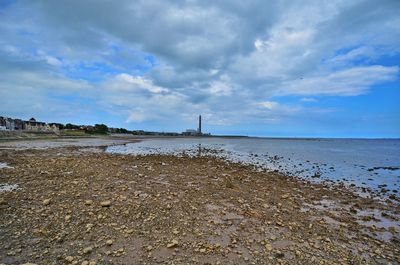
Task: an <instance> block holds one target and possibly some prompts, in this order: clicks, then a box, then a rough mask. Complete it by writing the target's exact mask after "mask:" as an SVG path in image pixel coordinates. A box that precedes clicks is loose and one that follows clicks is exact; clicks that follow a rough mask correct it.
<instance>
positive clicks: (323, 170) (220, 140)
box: [106, 137, 400, 197]
mask: <svg viewBox="0 0 400 265" xmlns="http://www.w3.org/2000/svg"><path fill="white" fill-rule="evenodd" d="M106 152H109V153H116V154H132V155H151V154H171V155H177V156H214V157H219V158H223V159H225V160H228V161H231V162H239V163H243V164H248V165H254V166H255V167H256V168H258V169H259V170H267V171H275V172H279V173H282V174H285V175H288V176H292V177H296V178H301V179H305V180H310V181H313V182H328V183H329V182H330V183H332V184H344V185H346V186H348V187H351V188H355V189H357V190H358V191H360V192H361V193H368V194H374V195H377V196H384V197H385V196H390V195H393V194H394V195H397V196H400V191H399V189H400V186H399V185H400V139H298V138H256V137H243V138H240V137H237V138H236V137H232V138H229V137H186V138H165V139H145V140H143V141H140V142H137V143H128V144H123V145H115V146H110V147H108V148H107V149H106Z"/></svg>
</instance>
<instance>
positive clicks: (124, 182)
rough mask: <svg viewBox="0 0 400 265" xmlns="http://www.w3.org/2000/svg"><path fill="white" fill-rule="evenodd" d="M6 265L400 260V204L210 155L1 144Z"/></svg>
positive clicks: (1, 244) (0, 243)
mask: <svg viewBox="0 0 400 265" xmlns="http://www.w3.org/2000/svg"><path fill="white" fill-rule="evenodd" d="M0 162H1V163H7V167H2V168H1V169H0V184H3V185H18V189H14V190H11V191H2V192H0V263H4V264H24V263H28V262H31V263H34V264H92V265H93V264H390V263H392V264H399V263H400V228H399V214H400V206H399V202H398V201H397V198H395V199H387V200H386V201H377V200H373V199H370V198H363V197H359V196H358V195H356V194H354V193H353V192H351V191H349V190H346V189H344V188H338V187H330V186H326V185H324V184H313V183H310V182H307V181H303V180H299V179H294V178H290V177H286V176H283V175H280V174H277V173H271V172H264V171H259V170H257V169H256V168H254V167H251V166H244V165H240V164H235V163H229V162H226V161H223V160H220V159H216V158H212V157H175V156H168V155H163V156H160V155H151V156H130V155H116V154H108V153H105V152H102V149H101V148H100V149H97V148H95V147H93V146H92V147H90V148H83V147H80V146H74V147H62V148H61V147H56V148H51V149H37V150H35V149H23V150H12V149H3V150H0Z"/></svg>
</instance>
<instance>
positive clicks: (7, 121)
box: [0, 116, 60, 132]
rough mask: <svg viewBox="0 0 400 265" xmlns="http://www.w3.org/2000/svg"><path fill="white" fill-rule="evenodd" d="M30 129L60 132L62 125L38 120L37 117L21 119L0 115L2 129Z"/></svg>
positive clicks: (0, 127)
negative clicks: (27, 119) (26, 119)
mask: <svg viewBox="0 0 400 265" xmlns="http://www.w3.org/2000/svg"><path fill="white" fill-rule="evenodd" d="M15 130H17V131H22V130H23V131H30V132H58V131H59V130H60V127H59V125H58V124H54V123H53V124H47V123H45V122H38V121H36V119H35V118H31V119H30V120H29V121H23V120H21V119H12V118H7V117H1V116H0V131H15Z"/></svg>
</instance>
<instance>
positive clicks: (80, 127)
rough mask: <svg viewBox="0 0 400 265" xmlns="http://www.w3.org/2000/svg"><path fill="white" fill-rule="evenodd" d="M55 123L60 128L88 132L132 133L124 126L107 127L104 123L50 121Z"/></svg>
mask: <svg viewBox="0 0 400 265" xmlns="http://www.w3.org/2000/svg"><path fill="white" fill-rule="evenodd" d="M52 124H55V125H57V126H58V128H59V129H60V130H81V131H85V133H88V134H107V133H132V131H129V130H127V129H125V128H109V127H108V126H107V125H105V124H95V125H94V126H92V125H76V124H72V123H67V124H62V123H50V125H52Z"/></svg>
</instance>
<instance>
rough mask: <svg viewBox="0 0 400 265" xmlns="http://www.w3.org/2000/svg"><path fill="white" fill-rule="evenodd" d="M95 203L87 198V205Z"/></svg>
mask: <svg viewBox="0 0 400 265" xmlns="http://www.w3.org/2000/svg"><path fill="white" fill-rule="evenodd" d="M92 204H93V201H92V200H86V201H85V205H92Z"/></svg>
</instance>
